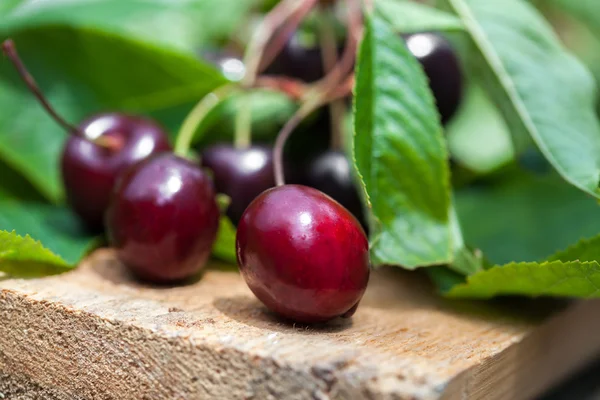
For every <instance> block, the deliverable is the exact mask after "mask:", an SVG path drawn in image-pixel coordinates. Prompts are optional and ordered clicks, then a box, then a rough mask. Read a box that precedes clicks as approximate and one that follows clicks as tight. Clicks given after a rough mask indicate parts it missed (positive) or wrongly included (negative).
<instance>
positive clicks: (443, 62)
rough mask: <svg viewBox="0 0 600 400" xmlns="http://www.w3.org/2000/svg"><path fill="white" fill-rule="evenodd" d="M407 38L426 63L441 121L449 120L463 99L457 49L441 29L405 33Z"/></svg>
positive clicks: (412, 48)
mask: <svg viewBox="0 0 600 400" xmlns="http://www.w3.org/2000/svg"><path fill="white" fill-rule="evenodd" d="M404 40H405V41H406V45H407V47H408V49H409V50H410V51H411V53H412V54H413V55H414V56H415V57H416V58H417V60H419V62H420V63H421V65H422V66H423V69H424V70H425V74H426V75H427V77H428V78H429V86H430V88H431V91H432V92H433V95H434V97H435V100H436V103H437V108H438V111H439V113H440V116H441V119H442V123H443V124H446V123H447V122H448V121H449V120H450V119H451V118H452V117H453V116H454V114H455V113H456V111H457V110H458V107H459V105H460V102H461V99H462V91H463V74H462V69H461V65H460V61H459V59H458V57H457V55H456V52H455V51H454V48H453V47H452V45H451V44H450V42H449V41H448V40H446V39H445V38H444V37H443V36H441V35H440V34H438V33H432V32H426V33H415V34H411V35H405V36H404Z"/></svg>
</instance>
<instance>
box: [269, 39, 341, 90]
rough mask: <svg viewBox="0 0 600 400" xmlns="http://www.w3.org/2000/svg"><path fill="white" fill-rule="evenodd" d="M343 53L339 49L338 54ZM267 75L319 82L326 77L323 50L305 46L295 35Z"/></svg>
mask: <svg viewBox="0 0 600 400" xmlns="http://www.w3.org/2000/svg"><path fill="white" fill-rule="evenodd" d="M342 51H343V49H342V48H339V49H338V53H340V54H341V52H342ZM265 73H266V74H268V75H285V76H288V77H291V78H296V79H299V80H302V81H304V82H307V83H311V82H315V81H318V80H319V79H321V78H323V76H324V75H325V71H324V68H323V59H322V55H321V49H320V47H318V46H305V45H303V44H302V43H301V41H300V36H299V34H298V33H294V34H292V35H291V37H290V39H289V40H288V41H287V43H286V44H285V46H284V48H283V49H282V50H281V52H280V53H279V55H278V56H277V57H275V60H273V62H272V63H271V65H269V67H268V68H267V69H266V70H265Z"/></svg>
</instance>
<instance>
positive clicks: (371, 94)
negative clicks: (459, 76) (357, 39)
mask: <svg viewBox="0 0 600 400" xmlns="http://www.w3.org/2000/svg"><path fill="white" fill-rule="evenodd" d="M365 25H366V26H365V35H364V38H363V41H362V44H361V46H360V53H359V59H358V66H357V79H356V87H355V96H354V98H355V116H354V130H355V136H354V143H353V149H354V159H355V165H356V167H357V170H358V173H359V178H360V181H361V183H362V186H363V188H364V189H365V191H366V194H367V197H368V201H369V203H370V208H371V212H372V214H373V217H374V218H373V219H372V220H373V221H372V224H371V225H372V226H371V257H372V262H373V264H375V265H381V264H391V265H401V266H403V267H405V268H416V267H419V266H426V265H433V264H440V263H447V262H449V261H450V260H451V259H452V256H453V247H452V243H451V242H452V240H451V232H450V230H451V228H450V218H449V211H450V208H451V204H450V194H449V173H448V164H447V158H448V154H447V151H446V148H445V146H444V141H443V136H442V129H441V127H440V123H439V117H438V115H437V111H436V108H435V105H434V100H433V97H432V95H431V92H430V90H429V88H428V85H427V79H426V78H425V76H424V74H423V71H422V69H421V67H420V66H419V64H418V62H417V61H416V59H415V58H414V57H413V56H412V54H411V53H410V52H409V51H408V50H407V49H406V47H405V46H404V44H403V42H402V41H401V39H399V38H398V36H397V35H396V34H395V33H394V32H393V31H392V30H391V27H390V26H389V24H387V23H386V22H385V21H384V20H383V19H381V18H380V17H378V16H377V15H375V16H366V18H365Z"/></svg>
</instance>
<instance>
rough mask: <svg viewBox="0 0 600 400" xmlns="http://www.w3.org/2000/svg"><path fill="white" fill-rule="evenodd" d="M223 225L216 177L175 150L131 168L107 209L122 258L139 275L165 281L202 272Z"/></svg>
mask: <svg viewBox="0 0 600 400" xmlns="http://www.w3.org/2000/svg"><path fill="white" fill-rule="evenodd" d="M218 227H219V209H218V207H217V203H216V201H215V191H214V188H213V184H212V181H211V179H210V178H209V177H208V175H207V174H206V173H205V172H204V171H202V169H201V168H199V167H198V166H197V165H195V164H194V163H192V162H190V161H188V160H185V159H183V158H180V157H178V156H175V155H174V154H170V153H165V154H158V155H155V156H152V157H150V158H148V159H146V160H144V161H142V162H140V163H138V164H136V165H134V166H132V167H131V168H128V169H127V170H126V171H125V172H124V173H123V175H121V177H120V178H119V182H118V183H117V186H116V189H115V191H114V193H113V194H112V197H111V203H110V206H109V208H108V211H107V213H106V228H107V233H108V237H109V241H110V243H111V245H112V246H113V247H115V248H116V250H117V254H118V256H119V258H120V259H121V261H123V263H124V264H126V265H127V266H128V267H129V268H130V269H131V270H132V271H133V272H134V273H135V274H137V275H138V276H139V277H141V278H143V279H145V280H149V281H154V282H159V283H163V282H174V281H179V280H183V279H186V278H189V277H190V276H193V275H195V274H196V273H198V272H199V271H200V270H201V269H202V267H203V266H204V265H205V263H206V261H207V259H208V257H209V256H210V252H211V248H212V245H213V243H214V241H215V238H216V235H217V230H218Z"/></svg>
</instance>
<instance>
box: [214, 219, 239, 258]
mask: <svg viewBox="0 0 600 400" xmlns="http://www.w3.org/2000/svg"><path fill="white" fill-rule="evenodd" d="M235 232H236V231H235V227H234V226H233V224H232V223H231V221H229V218H227V217H221V221H220V223H219V234H218V235H217V240H216V242H215V244H214V245H213V251H212V254H213V256H215V257H217V258H219V259H221V260H223V261H227V262H229V263H232V264H235V263H236V262H237V256H236V251H235Z"/></svg>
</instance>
